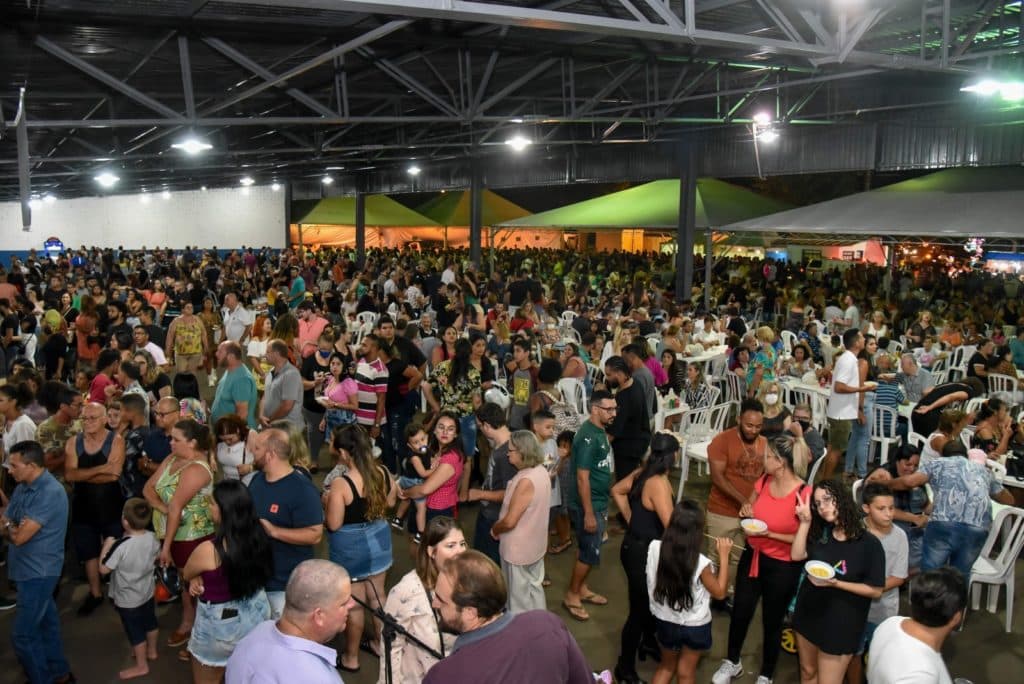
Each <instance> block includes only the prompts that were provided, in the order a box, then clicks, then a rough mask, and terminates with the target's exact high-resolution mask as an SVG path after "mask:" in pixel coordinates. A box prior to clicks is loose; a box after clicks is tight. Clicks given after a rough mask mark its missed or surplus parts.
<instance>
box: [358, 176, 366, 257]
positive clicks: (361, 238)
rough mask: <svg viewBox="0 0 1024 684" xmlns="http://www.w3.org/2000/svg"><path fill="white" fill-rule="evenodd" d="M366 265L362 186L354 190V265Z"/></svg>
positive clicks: (364, 212)
mask: <svg viewBox="0 0 1024 684" xmlns="http://www.w3.org/2000/svg"><path fill="white" fill-rule="evenodd" d="M364 263H366V191H365V190H363V184H362V183H360V184H359V189H358V190H356V265H357V266H358V267H359V268H362V267H363V264H364Z"/></svg>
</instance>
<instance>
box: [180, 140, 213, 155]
mask: <svg viewBox="0 0 1024 684" xmlns="http://www.w3.org/2000/svg"><path fill="white" fill-rule="evenodd" d="M171 147H173V148H174V149H176V150H181V151H182V152H184V153H185V154H187V155H189V156H190V157H194V156H195V155H197V154H199V153H200V152H205V151H206V150H212V149H213V145H211V144H210V143H208V142H203V141H202V140H199V139H198V138H187V139H186V140H182V141H181V142H176V143H174V144H173V145H171Z"/></svg>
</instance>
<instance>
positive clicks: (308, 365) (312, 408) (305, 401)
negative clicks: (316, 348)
mask: <svg viewBox="0 0 1024 684" xmlns="http://www.w3.org/2000/svg"><path fill="white" fill-rule="evenodd" d="M318 353H319V352H315V353H313V354H310V355H309V356H307V357H306V358H304V359H303V360H302V369H301V372H302V379H303V380H307V381H308V380H312V379H313V378H314V377H315V376H316V374H317V373H323V374H324V375H326V374H327V373H328V372H330V367H329V366H330V364H328V365H327V366H321V365H320V364H319V363H317V360H316V356H317V354H318ZM302 408H304V409H306V410H307V411H309V412H310V413H323V412H324V411H326V410H327V409H325V408H324V407H323V406H321V405H320V404H318V403H316V392H315V391H314V390H312V389H303V390H302Z"/></svg>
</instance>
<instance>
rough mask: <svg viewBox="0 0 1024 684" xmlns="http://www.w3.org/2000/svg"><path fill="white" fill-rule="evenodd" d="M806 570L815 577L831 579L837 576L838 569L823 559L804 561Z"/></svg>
mask: <svg viewBox="0 0 1024 684" xmlns="http://www.w3.org/2000/svg"><path fill="white" fill-rule="evenodd" d="M804 571H806V572H807V574H808V575H810V576H811V577H813V578H814V579H820V580H830V579H832V578H833V577H835V576H836V569H835V568H833V567H832V566H831V565H829V564H828V563H824V562H822V561H816V560H812V561H807V562H806V563H804Z"/></svg>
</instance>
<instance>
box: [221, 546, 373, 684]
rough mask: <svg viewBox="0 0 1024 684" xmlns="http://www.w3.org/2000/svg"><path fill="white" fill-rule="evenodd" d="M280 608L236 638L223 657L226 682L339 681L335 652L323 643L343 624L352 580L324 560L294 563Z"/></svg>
mask: <svg viewBox="0 0 1024 684" xmlns="http://www.w3.org/2000/svg"><path fill="white" fill-rule="evenodd" d="M284 593H285V599H284V601H285V603H284V612H283V613H282V615H281V619H280V620H278V621H277V622H274V621H273V620H267V621H266V622H263V623H261V624H259V625H258V626H257V627H255V628H254V629H253V630H252V631H251V632H249V633H248V634H247V635H246V636H245V638H244V639H242V640H241V641H240V642H238V646H236V647H235V651H234V653H232V654H231V658H229V659H228V667H227V680H226V681H227V684H250V683H253V682H259V683H260V684H293V683H294V682H302V684H342V681H341V675H339V674H338V670H337V669H336V668H337V662H338V652H337V651H336V650H334V649H333V648H331V647H329V646H325V645H324V644H326V643H327V642H329V641H331V640H332V639H334V637H335V636H337V634H338V633H339V632H341V631H343V630H344V629H345V624H346V622H347V621H348V613H349V611H350V610H351V609H352V607H353V606H354V605H355V602H354V601H352V582H351V580H350V579H349V576H348V572H346V571H345V568H343V567H341V566H340V565H337V564H335V563H332V562H330V561H328V560H320V559H314V560H307V561H303V562H302V563H299V564H298V565H297V566H296V567H295V570H294V571H293V572H292V575H291V577H290V578H289V579H288V586H287V587H286V588H285V592H284Z"/></svg>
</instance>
